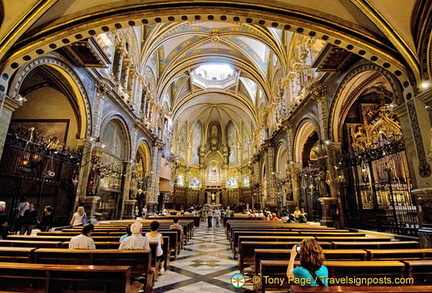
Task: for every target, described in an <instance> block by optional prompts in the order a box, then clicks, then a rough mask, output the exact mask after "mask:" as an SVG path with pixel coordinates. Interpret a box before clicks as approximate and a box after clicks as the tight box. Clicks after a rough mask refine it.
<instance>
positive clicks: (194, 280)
mask: <svg viewBox="0 0 432 293" xmlns="http://www.w3.org/2000/svg"><path fill="white" fill-rule="evenodd" d="M238 272H239V270H238V268H237V261H236V260H234V258H233V252H232V250H231V248H230V245H229V242H228V240H227V238H226V234H225V229H224V227H223V226H222V225H221V227H214V226H213V227H212V228H208V227H207V223H206V222H201V225H200V227H198V228H196V230H195V233H194V237H193V238H192V239H191V240H189V242H188V244H187V245H185V246H184V249H183V250H182V251H180V254H179V256H178V257H177V260H175V261H171V263H170V267H169V269H168V270H167V271H166V272H165V273H164V274H163V275H162V276H159V278H158V280H157V282H156V283H155V286H154V291H153V292H155V293H159V292H169V293H182V292H188V293H190V292H200V293H207V292H253V290H252V287H253V285H252V283H247V284H245V286H243V288H234V287H233V286H232V285H231V283H230V280H231V276H232V275H234V274H235V273H238Z"/></svg>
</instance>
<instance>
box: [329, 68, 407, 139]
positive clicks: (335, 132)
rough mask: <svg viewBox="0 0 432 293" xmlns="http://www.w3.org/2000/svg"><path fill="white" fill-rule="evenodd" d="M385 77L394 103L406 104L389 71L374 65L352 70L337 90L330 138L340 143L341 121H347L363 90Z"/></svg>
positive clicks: (332, 112)
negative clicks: (392, 94)
mask: <svg viewBox="0 0 432 293" xmlns="http://www.w3.org/2000/svg"><path fill="white" fill-rule="evenodd" d="M382 77H384V78H385V80H386V81H387V82H388V83H389V85H390V86H391V90H392V91H393V93H394V98H395V100H394V103H395V104H396V105H400V104H402V103H404V100H403V97H402V89H401V86H400V84H399V83H398V81H397V80H396V79H395V78H394V76H393V75H392V74H390V73H389V72H388V71H386V70H384V69H382V68H381V67H379V66H376V65H373V64H366V65H365V64H363V65H360V66H358V67H356V68H354V69H353V70H351V71H350V72H349V73H348V74H347V75H346V76H345V78H344V80H343V82H342V83H341V85H340V86H339V88H338V89H337V92H336V95H335V98H334V100H333V104H332V105H331V107H330V113H331V116H330V119H329V136H328V137H329V138H330V139H331V140H332V141H335V142H338V141H340V139H341V131H342V128H341V127H340V126H341V124H342V123H341V121H343V120H344V119H345V116H346V114H347V113H346V111H348V110H349V109H350V108H351V105H352V104H353V103H354V102H355V100H356V99H357V98H358V95H359V94H360V93H361V91H362V90H363V89H365V87H366V84H367V87H370V86H372V85H373V84H374V83H377V82H380V81H379V79H380V78H382Z"/></svg>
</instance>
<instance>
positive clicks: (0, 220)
mask: <svg viewBox="0 0 432 293" xmlns="http://www.w3.org/2000/svg"><path fill="white" fill-rule="evenodd" d="M8 235H9V222H8V218H7V215H6V202H4V201H0V239H6V238H7V237H8Z"/></svg>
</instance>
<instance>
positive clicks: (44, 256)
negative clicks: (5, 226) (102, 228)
mask: <svg viewBox="0 0 432 293" xmlns="http://www.w3.org/2000/svg"><path fill="white" fill-rule="evenodd" d="M34 263H41V264H70V265H72V264H74V265H106V266H131V277H132V279H133V278H134V277H137V276H145V281H144V282H143V283H144V284H145V286H144V287H145V291H146V292H151V290H152V288H153V280H154V278H153V273H152V272H151V270H150V263H151V251H150V250H119V249H90V250H83V249H81V250H80V249H64V248H57V249H48V248H39V249H36V250H35V251H34Z"/></svg>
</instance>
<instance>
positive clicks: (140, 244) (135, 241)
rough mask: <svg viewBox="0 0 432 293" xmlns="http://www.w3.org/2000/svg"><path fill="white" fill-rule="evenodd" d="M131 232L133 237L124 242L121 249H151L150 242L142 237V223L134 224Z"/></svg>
mask: <svg viewBox="0 0 432 293" xmlns="http://www.w3.org/2000/svg"><path fill="white" fill-rule="evenodd" d="M130 230H131V232H132V235H131V236H129V237H126V238H125V239H123V240H122V242H121V243H120V246H119V249H132V250H138V249H150V245H149V242H148V240H147V239H146V238H145V237H144V236H143V235H142V231H141V230H142V224H141V223H140V222H135V223H133V224H132V225H131V227H130Z"/></svg>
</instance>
